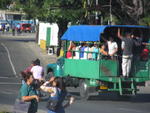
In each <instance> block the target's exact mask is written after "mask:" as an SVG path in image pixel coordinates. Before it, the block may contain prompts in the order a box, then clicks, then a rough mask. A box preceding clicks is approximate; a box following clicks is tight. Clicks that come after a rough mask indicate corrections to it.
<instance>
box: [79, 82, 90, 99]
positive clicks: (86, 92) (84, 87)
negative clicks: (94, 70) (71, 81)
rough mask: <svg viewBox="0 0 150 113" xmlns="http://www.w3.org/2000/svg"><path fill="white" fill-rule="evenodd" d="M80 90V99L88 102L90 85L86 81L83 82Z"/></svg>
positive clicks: (80, 84)
mask: <svg viewBox="0 0 150 113" xmlns="http://www.w3.org/2000/svg"><path fill="white" fill-rule="evenodd" d="M79 89H80V97H81V99H82V100H88V99H89V90H88V85H87V84H86V82H85V81H84V80H81V81H80V83H79Z"/></svg>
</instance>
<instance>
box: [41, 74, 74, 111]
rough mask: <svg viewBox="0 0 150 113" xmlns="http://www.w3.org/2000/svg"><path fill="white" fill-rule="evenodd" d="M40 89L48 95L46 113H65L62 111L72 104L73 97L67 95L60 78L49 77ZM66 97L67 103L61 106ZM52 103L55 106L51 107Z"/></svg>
mask: <svg viewBox="0 0 150 113" xmlns="http://www.w3.org/2000/svg"><path fill="white" fill-rule="evenodd" d="M47 84H51V86H47ZM41 89H42V90H43V91H45V92H49V93H50V97H49V100H48V103H47V109H48V113H65V110H64V109H65V108H66V107H68V106H69V105H71V104H72V103H73V102H74V97H72V96H70V95H69V94H68V92H67V90H66V87H65V83H64V82H63V80H62V79H61V78H55V77H51V79H50V80H49V81H47V82H45V83H44V84H43V85H42V86H41ZM66 97H69V101H68V102H67V103H66V104H65V105H63V102H64V100H65V98H66ZM53 103H55V106H51V104H53Z"/></svg>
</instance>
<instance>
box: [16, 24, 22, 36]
mask: <svg viewBox="0 0 150 113" xmlns="http://www.w3.org/2000/svg"><path fill="white" fill-rule="evenodd" d="M16 29H17V33H18V34H20V33H21V25H20V24H19V23H18V24H17V26H16Z"/></svg>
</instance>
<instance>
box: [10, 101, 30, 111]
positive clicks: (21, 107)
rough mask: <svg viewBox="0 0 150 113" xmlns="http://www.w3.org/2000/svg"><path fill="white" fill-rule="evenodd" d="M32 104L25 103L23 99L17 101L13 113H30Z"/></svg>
mask: <svg viewBox="0 0 150 113" xmlns="http://www.w3.org/2000/svg"><path fill="white" fill-rule="evenodd" d="M30 105H31V102H24V101H22V100H21V99H16V100H15V105H14V111H13V113H28V110H29V107H30Z"/></svg>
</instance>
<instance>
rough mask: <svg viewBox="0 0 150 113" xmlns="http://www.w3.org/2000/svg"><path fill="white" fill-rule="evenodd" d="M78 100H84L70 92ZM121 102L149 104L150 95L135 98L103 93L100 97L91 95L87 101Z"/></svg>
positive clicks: (138, 95)
mask: <svg viewBox="0 0 150 113" xmlns="http://www.w3.org/2000/svg"><path fill="white" fill-rule="evenodd" d="M70 93H71V94H72V95H74V96H75V98H76V100H82V98H81V97H80V94H79V93H78V92H70ZM101 100H102V101H119V102H131V103H149V102H150V94H144V93H143V94H137V95H135V96H119V95H118V94H116V93H101V94H99V95H90V96H89V98H88V100H87V101H101Z"/></svg>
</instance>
